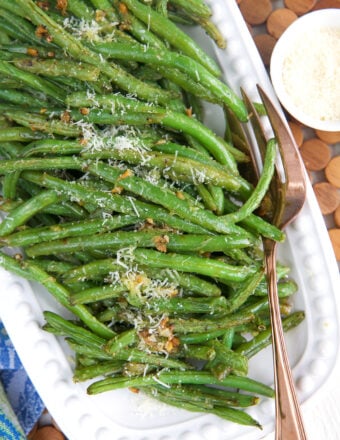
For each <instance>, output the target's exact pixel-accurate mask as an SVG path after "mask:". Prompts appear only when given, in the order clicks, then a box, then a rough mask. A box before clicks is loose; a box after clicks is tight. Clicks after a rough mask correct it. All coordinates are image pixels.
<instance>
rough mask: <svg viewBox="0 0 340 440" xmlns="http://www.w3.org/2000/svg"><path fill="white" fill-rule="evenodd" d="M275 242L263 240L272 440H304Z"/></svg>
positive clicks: (305, 437) (304, 434)
mask: <svg viewBox="0 0 340 440" xmlns="http://www.w3.org/2000/svg"><path fill="white" fill-rule="evenodd" d="M276 249H277V245H276V242H274V241H272V240H268V239H266V240H264V250H265V260H266V272H267V279H268V295H269V308H270V317H271V326H272V337H273V360H274V380H275V390H276V393H275V415H276V417H275V439H276V440H306V439H307V436H306V433H305V429H304V425H303V420H302V415H301V411H300V406H299V402H298V400H297V396H296V391H295V386H294V382H293V377H292V371H291V368H290V365H289V360H288V356H287V350H286V343H285V339H284V334H283V329H282V321H281V313H280V304H279V297H278V292H277V275H276Z"/></svg>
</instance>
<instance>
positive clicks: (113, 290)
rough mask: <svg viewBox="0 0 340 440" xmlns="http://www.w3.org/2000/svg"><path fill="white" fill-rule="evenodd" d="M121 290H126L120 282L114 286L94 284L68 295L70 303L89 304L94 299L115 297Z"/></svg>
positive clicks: (100, 299)
mask: <svg viewBox="0 0 340 440" xmlns="http://www.w3.org/2000/svg"><path fill="white" fill-rule="evenodd" d="M66 284H67V282H66ZM123 292H126V287H125V286H124V285H120V284H118V285H114V286H112V285H109V286H100V287H98V286H96V287H92V288H88V289H84V290H82V291H81V292H78V293H74V294H72V295H71V296H70V304H72V305H76V304H89V303H93V302H96V301H102V300H104V299H111V298H116V297H119V296H120V295H121V294H122V293H123Z"/></svg>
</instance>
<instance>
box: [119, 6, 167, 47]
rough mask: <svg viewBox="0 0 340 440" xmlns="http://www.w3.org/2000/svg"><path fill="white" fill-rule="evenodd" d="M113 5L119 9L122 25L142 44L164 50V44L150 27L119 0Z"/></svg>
mask: <svg viewBox="0 0 340 440" xmlns="http://www.w3.org/2000/svg"><path fill="white" fill-rule="evenodd" d="M112 3H113V4H114V5H115V7H116V9H117V13H118V14H119V18H120V20H117V21H120V23H121V25H122V26H123V27H124V28H126V29H127V30H128V31H129V32H130V33H131V34H132V35H133V37H134V38H135V40H138V41H140V42H141V43H144V44H147V45H151V46H153V47H158V48H163V47H164V45H165V44H164V42H163V41H162V39H161V38H159V37H158V36H157V35H156V34H155V33H153V32H150V29H149V26H148V25H147V24H144V23H143V22H142V21H141V20H139V19H138V18H137V17H135V16H134V15H133V14H131V13H130V12H129V11H128V10H127V9H126V8H122V7H120V6H121V2H120V1H119V0H113V1H112Z"/></svg>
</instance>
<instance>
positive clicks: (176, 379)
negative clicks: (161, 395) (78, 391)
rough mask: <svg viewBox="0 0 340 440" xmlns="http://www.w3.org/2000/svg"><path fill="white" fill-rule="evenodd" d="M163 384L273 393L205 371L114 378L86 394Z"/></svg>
mask: <svg viewBox="0 0 340 440" xmlns="http://www.w3.org/2000/svg"><path fill="white" fill-rule="evenodd" d="M155 383H156V384H157V383H158V384H159V383H164V384H166V385H171V384H199V385H208V384H209V385H220V386H226V387H232V388H239V389H241V390H244V391H249V392H251V393H253V394H259V395H263V396H267V397H273V396H274V391H273V390H272V389H271V388H270V387H268V386H266V385H263V384H261V383H259V382H257V381H255V380H252V379H250V378H247V377H238V376H233V375H229V376H227V377H225V378H224V379H222V380H218V379H216V378H215V377H214V376H213V375H212V374H210V373H209V372H205V371H183V372H180V371H173V372H160V373H158V374H157V375H153V374H152V375H146V376H144V377H136V378H126V377H119V376H117V377H114V378H107V379H103V380H100V381H98V382H94V383H93V384H91V385H90V386H89V387H88V389H87V392H88V393H89V394H98V393H102V392H104V391H109V390H114V389H119V388H125V387H127V386H128V387H143V386H148V385H154V384H155Z"/></svg>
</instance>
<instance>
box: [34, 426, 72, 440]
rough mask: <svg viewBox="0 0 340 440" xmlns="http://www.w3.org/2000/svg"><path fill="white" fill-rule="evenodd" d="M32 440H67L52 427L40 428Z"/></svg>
mask: <svg viewBox="0 0 340 440" xmlns="http://www.w3.org/2000/svg"><path fill="white" fill-rule="evenodd" d="M31 439H32V440H65V437H64V435H63V434H62V433H61V432H60V431H58V430H57V429H56V428H54V427H53V426H50V425H46V426H42V427H41V428H38V429H37V430H36V432H35V433H34V435H33V436H32V437H31Z"/></svg>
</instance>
